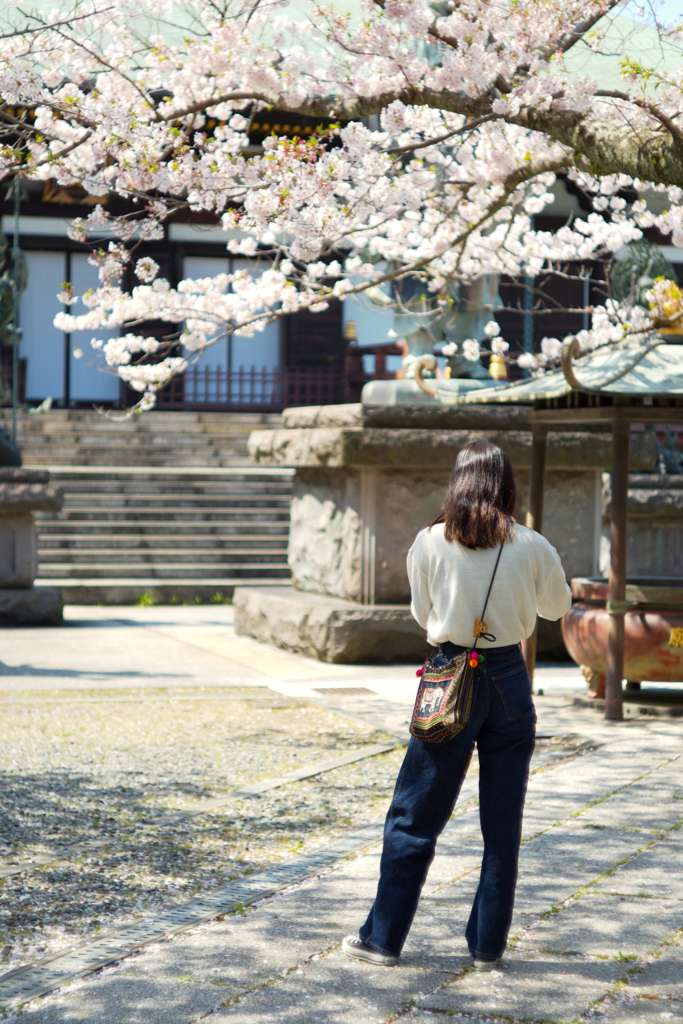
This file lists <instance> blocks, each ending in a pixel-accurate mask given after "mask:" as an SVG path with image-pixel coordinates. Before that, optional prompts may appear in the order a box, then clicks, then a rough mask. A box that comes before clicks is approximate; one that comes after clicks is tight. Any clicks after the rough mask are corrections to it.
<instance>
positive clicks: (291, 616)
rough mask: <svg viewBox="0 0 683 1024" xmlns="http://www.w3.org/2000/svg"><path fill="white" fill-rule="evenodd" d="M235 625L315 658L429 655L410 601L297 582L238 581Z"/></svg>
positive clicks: (238, 629) (381, 658) (416, 657)
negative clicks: (381, 600)
mask: <svg viewBox="0 0 683 1024" xmlns="http://www.w3.org/2000/svg"><path fill="white" fill-rule="evenodd" d="M233 607H234V610H235V631H236V632H237V633H239V634H240V635H241V636H250V637H253V638H254V640H260V641H262V642H263V643H267V644H275V646H277V647H284V648H285V650H288V651H294V652H295V653H296V654H304V655H306V656H308V657H309V658H318V659H319V660H320V661H329V662H336V663H342V664H363V663H364V662H376V661H415V662H417V663H419V662H421V661H423V660H424V659H425V658H426V656H427V655H428V654H429V647H428V645H427V641H426V639H425V633H424V630H423V629H422V628H421V627H420V626H419V625H418V624H417V622H416V621H415V619H414V618H413V617H412V615H411V614H410V608H408V607H407V606H406V605H391V604H388V605H387V604H385V605H362V604H355V603H354V602H353V601H341V600H339V599H338V598H334V597H323V596H321V595H320V594H305V593H303V592H302V591H299V590H295V589H294V588H293V587H237V588H236V589H235V593H234V597H233Z"/></svg>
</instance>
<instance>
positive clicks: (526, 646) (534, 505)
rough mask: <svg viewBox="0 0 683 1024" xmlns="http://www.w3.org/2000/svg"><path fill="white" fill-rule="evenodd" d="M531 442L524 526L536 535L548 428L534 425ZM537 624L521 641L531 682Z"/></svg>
mask: <svg viewBox="0 0 683 1024" xmlns="http://www.w3.org/2000/svg"><path fill="white" fill-rule="evenodd" d="M532 429H533V432H534V433H533V442H532V446H531V481H530V486H529V511H528V512H527V514H526V525H527V526H528V527H529V529H530V530H535V531H536V533H542V532H543V501H544V498H545V462H546V453H547V450H548V427H547V426H546V424H545V423H534V425H533V428H532ZM537 635H538V622H537V623H536V626H535V627H534V631H533V633H532V634H531V636H530V637H528V638H527V639H526V640H522V654H523V655H524V660H525V662H526V667H527V671H528V673H529V678H530V679H531V682H532V683H533V681H534V668H535V667H536V638H537Z"/></svg>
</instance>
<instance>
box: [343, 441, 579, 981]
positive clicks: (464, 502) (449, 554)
mask: <svg viewBox="0 0 683 1024" xmlns="http://www.w3.org/2000/svg"><path fill="white" fill-rule="evenodd" d="M515 504H516V491H515V480H514V476H513V473H512V466H511V465H510V460H509V459H508V457H507V455H506V454H505V452H503V451H502V450H501V449H500V448H498V447H497V446H496V445H495V444H490V443H488V442H487V441H474V442H472V444H468V445H466V446H465V447H464V448H463V449H462V451H461V452H460V453H459V454H458V457H457V459H456V460H455V465H454V466H453V471H452V473H451V478H450V483H449V485H448V490H447V492H446V497H445V499H444V504H443V508H442V511H441V515H440V516H439V518H438V519H437V520H436V521H435V522H434V523H432V525H431V526H430V527H429V528H428V529H425V530H422V531H421V532H420V533H419V534H418V535H417V538H416V540H415V543H414V544H413V546H412V548H411V549H410V552H409V553H408V575H409V577H410V586H411V591H412V604H411V611H412V613H413V615H414V617H415V618H416V619H417V621H418V622H419V623H420V625H421V626H423V627H424V628H425V629H426V630H427V636H428V639H429V642H430V644H432V645H433V646H434V647H438V648H439V653H438V655H436V657H437V658H441V659H443V661H442V664H445V663H446V662H447V661H449V660H450V659H451V658H453V656H454V655H455V654H457V653H458V652H461V651H462V650H463V649H464V648H470V647H471V645H472V643H473V640H472V636H473V626H474V621H475V619H477V618H478V617H479V616H480V615H481V613H482V609H483V607H484V603H485V599H486V592H487V590H488V588H489V584H490V583H491V578H492V575H493V572H494V566H495V564H496V560H497V558H498V555H499V553H500V555H501V557H500V561H499V563H498V569H497V571H496V574H495V579H494V581H493V586H492V589H491V595H490V598H489V602H488V608H487V611H486V625H485V626H484V627H483V628H484V630H485V633H486V636H487V637H488V639H484V638H482V639H480V640H479V642H478V643H477V650H479V651H480V652H481V658H480V661H479V668H478V669H477V681H476V685H475V693H474V699H473V702H472V713H471V717H470V720H469V722H468V724H467V725H466V726H465V728H464V729H463V730H462V732H460V733H458V734H457V735H456V736H455V737H453V738H452V739H450V740H448V741H447V742H443V743H425V742H423V741H422V740H419V739H415V738H412V739H411V740H410V744H409V746H408V750H407V753H406V756H405V760H404V761H403V765H402V767H401V770H400V772H399V776H398V779H397V781H396V789H395V791H394V796H393V800H392V803H391V807H390V808H389V813H388V815H387V820H386V825H385V831H384V848H383V851H382V860H381V866H380V880H379V886H378V889H377V897H376V899H375V903H374V906H373V907H372V910H371V911H370V914H369V916H368V919H367V921H366V922H365V924H364V925H363V927H362V928H361V929H360V933H359V938H355V937H354V936H349V937H347V938H346V939H344V942H343V949H344V951H345V953H347V954H348V956H351V957H355V958H356V959H359V960H367V961H369V962H370V963H373V964H383V965H387V966H388V965H391V964H395V963H396V961H397V959H398V957H399V955H400V953H401V949H402V947H403V944H404V942H405V940H406V937H407V935H408V931H409V930H410V926H411V924H412V921H413V917H414V915H415V910H416V908H417V903H418V899H419V897H420V892H421V890H422V886H423V885H424V882H425V879H426V877H427V871H428V870H429V865H430V864H431V862H432V859H433V857H434V848H435V846H436V840H437V838H438V836H439V835H440V833H441V832H442V831H443V829H444V828H445V826H446V824H447V822H448V819H449V818H450V816H451V814H452V813H453V808H454V806H455V802H456V800H457V798H458V793H459V792H460V787H461V786H462V783H463V780H464V778H465V775H466V773H467V769H468V766H469V763H470V759H471V757H472V752H473V750H474V745H475V743H476V745H477V750H478V754H479V814H480V821H481V831H482V835H483V837H484V857H483V861H482V866H481V876H480V879H479V887H478V889H477V893H476V896H475V898H474V905H473V907H472V912H471V914H470V919H469V923H468V925H467V929H466V932H465V935H466V938H467V944H468V946H469V950H470V953H471V955H472V958H473V962H474V966H475V967H477V968H479V969H487V968H491V967H493V966H494V965H495V964H496V962H497V961H498V959H499V958H500V957H501V956H502V954H503V951H504V949H505V944H506V942H507V936H508V931H509V929H510V922H511V920H512V908H513V903H514V895H515V885H516V882H517V862H518V858H519V844H520V839H521V829H522V812H523V809H524V797H525V794H526V786H527V779H528V774H529V762H530V760H531V755H532V753H533V750H534V739H535V729H536V712H535V710H534V704H533V700H532V697H531V683H530V680H529V675H528V672H527V670H526V666H525V664H524V661H523V659H522V651H521V645H520V641H521V640H522V639H523V638H525V637H528V636H531V634H532V632H533V630H534V627H535V625H536V616H537V615H541V616H542V617H543V618H546V619H558V618H560V616H562V615H564V613H565V612H566V611H568V610H569V607H570V605H571V592H570V590H569V587H568V586H567V581H566V579H565V575H564V571H563V569H562V564H561V562H560V559H559V556H558V554H557V552H556V551H555V549H554V548H553V547H552V546H551V545H550V544H549V543H548V541H547V540H545V538H544V537H542V536H541V535H540V534H538V533H534V531H533V530H528V529H526V527H524V526H520V525H518V524H517V523H516V522H515V519H514V511H515ZM501 547H502V551H501Z"/></svg>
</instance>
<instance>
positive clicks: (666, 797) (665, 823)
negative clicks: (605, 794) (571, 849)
mask: <svg viewBox="0 0 683 1024" xmlns="http://www.w3.org/2000/svg"><path fill="white" fill-rule="evenodd" d="M667 782H668V778H665V779H658V778H653V777H652V776H648V777H647V778H646V779H643V780H642V781H641V782H635V783H634V784H633V785H632V786H629V787H628V789H626V790H622V791H621V792H620V793H615V795H614V796H611V797H609V799H608V800H605V801H603V803H601V804H596V805H595V806H593V807H589V808H588V809H587V810H586V811H584V812H583V813H582V814H581V820H582V822H584V823H591V822H592V823H596V824H599V825H603V826H605V825H607V826H609V827H612V828H641V829H648V830H649V829H656V830H662V829H670V828H675V827H676V826H677V825H679V824H681V822H683V802H682V801H680V800H673V799H672V794H671V788H670V785H667V784H666V783H667ZM660 787H661V788H660Z"/></svg>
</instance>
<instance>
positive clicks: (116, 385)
mask: <svg viewBox="0 0 683 1024" xmlns="http://www.w3.org/2000/svg"><path fill="white" fill-rule="evenodd" d="M71 283H72V285H73V289H74V291H75V292H76V294H77V295H82V294H83V292H85V291H87V290H88V288H97V287H98V285H99V283H100V280H99V276H98V272H97V267H93V266H92V264H91V263H88V256H87V253H81V252H74V253H72V254H71ZM86 309H87V307H86V306H84V305H83V303H82V302H80V301H78V302H74V304H73V305H72V306H71V307H70V312H71V313H73V314H74V315H75V316H78V315H79V314H81V313H85V312H86ZM115 336H116V331H101V330H97V331H74V332H73V334H72V335H71V345H70V353H71V359H70V367H69V369H70V374H71V386H70V388H69V397H70V399H71V401H73V402H115V401H117V399H118V397H119V393H120V390H121V382H120V379H119V378H118V377H117V376H115V375H114V374H112V373H108V372H105V371H103V370H102V369H101V367H104V366H106V363H105V361H104V356H103V355H102V353H101V352H99V351H97V349H94V348H93V347H92V346H91V344H90V342H91V341H92V339H93V338H98V339H100V340H101V341H106V340H107V339H108V338H112V337H115ZM75 348H80V349H82V350H83V358H82V359H75V358H74V355H73V351H74V349H75Z"/></svg>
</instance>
